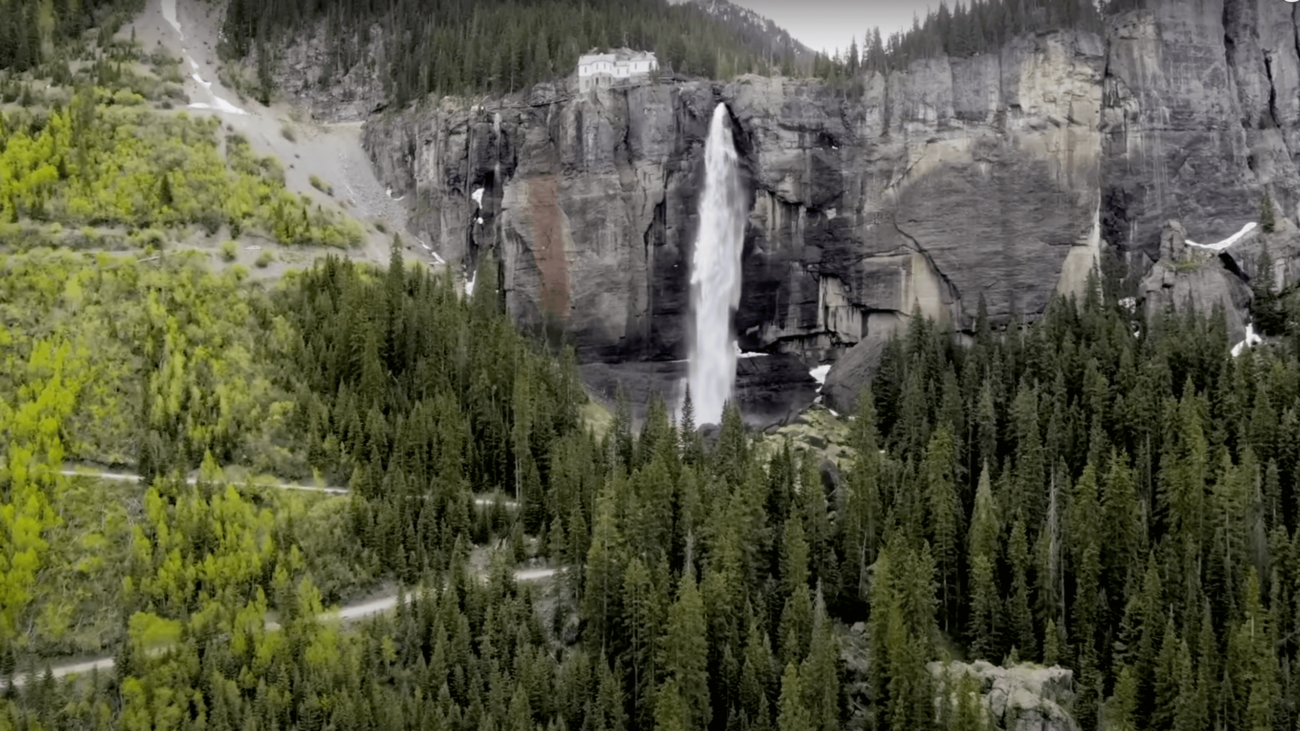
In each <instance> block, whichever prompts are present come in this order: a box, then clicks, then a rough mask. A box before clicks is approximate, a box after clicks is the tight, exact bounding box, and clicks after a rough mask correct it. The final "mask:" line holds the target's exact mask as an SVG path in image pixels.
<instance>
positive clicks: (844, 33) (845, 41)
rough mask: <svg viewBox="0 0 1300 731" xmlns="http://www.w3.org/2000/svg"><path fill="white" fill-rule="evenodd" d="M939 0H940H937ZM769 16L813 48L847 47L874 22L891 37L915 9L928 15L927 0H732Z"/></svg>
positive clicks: (831, 50) (907, 24) (909, 20)
mask: <svg viewBox="0 0 1300 731" xmlns="http://www.w3.org/2000/svg"><path fill="white" fill-rule="evenodd" d="M936 1H937V0H936ZM731 2H733V3H735V4H737V5H742V6H744V7H747V8H749V9H750V10H753V11H754V12H756V13H758V14H759V15H764V16H767V17H768V18H771V19H772V20H774V21H776V24H777V25H779V26H781V27H782V28H785V29H786V30H788V31H790V35H792V36H794V37H795V39H796V40H798V41H799V42H801V43H803V44H804V45H805V46H808V47H809V48H811V49H813V50H814V51H821V50H825V51H826V52H828V53H834V52H835V49H836V48H844V49H847V48H848V47H849V41H851V40H853V38H854V37H856V38H857V39H858V46H859V47H861V45H862V36H863V35H865V34H866V32H867V31H868V30H869V29H870V28H872V27H875V26H879V27H880V33H881V35H883V36H885V37H888V36H889V34H890V33H891V32H893V31H895V30H900V29H902V28H905V27H911V25H912V13H913V12H915V13H916V14H917V15H919V16H921V19H922V20H924V19H925V13H926V8H928V7H929V6H930V4H931V3H929V2H927V0H731Z"/></svg>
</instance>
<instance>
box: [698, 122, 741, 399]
mask: <svg viewBox="0 0 1300 731" xmlns="http://www.w3.org/2000/svg"><path fill="white" fill-rule="evenodd" d="M727 117H728V114H727V107H726V105H725V104H719V105H718V106H717V108H716V109H714V110H713V122H712V123H711V124H710V126H709V138H708V140H707V141H706V142H705V145H704V170H705V176H704V194H703V196H701V197H700V233H699V236H698V237H697V238H696V240H695V260H694V262H693V267H692V271H691V308H692V310H693V311H694V313H695V342H694V344H693V346H692V348H691V366H690V384H691V400H692V402H693V404H694V406H695V420H696V423H699V424H708V423H713V424H717V423H720V422H721V421H722V407H723V405H724V404H725V403H726V402H727V400H728V399H730V398H731V389H732V386H733V385H734V384H735V380H736V348H735V345H734V339H735V338H734V336H733V335H732V333H731V315H732V313H733V312H735V310H736V308H737V307H739V306H740V254H741V247H742V244H743V242H744V234H745V200H744V191H743V190H742V188H741V184H740V168H739V165H738V158H737V156H736V147H735V144H734V143H733V142H732V137H731V127H730V125H729V123H728V120H727Z"/></svg>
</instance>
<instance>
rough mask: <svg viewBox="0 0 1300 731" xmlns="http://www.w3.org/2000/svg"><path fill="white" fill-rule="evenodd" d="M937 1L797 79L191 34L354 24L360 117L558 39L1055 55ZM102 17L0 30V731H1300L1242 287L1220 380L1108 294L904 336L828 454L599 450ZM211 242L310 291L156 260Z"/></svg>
mask: <svg viewBox="0 0 1300 731" xmlns="http://www.w3.org/2000/svg"><path fill="white" fill-rule="evenodd" d="M1114 2H1115V3H1117V5H1116V7H1119V5H1118V3H1119V2H1120V0H1114ZM1125 2H1126V3H1127V0H1125ZM1127 4H1132V3H1127ZM940 8H941V9H939V10H937V11H936V12H934V13H931V14H929V15H928V16H926V17H924V18H918V19H917V22H916V24H915V25H914V27H913V28H912V29H911V30H910V31H908V32H906V33H898V34H894V35H891V36H889V37H888V38H882V37H881V34H880V32H879V30H874V31H869V32H868V33H867V34H866V35H865V36H864V41H863V44H862V46H861V49H860V50H859V48H858V47H857V46H856V45H855V47H854V48H853V49H852V50H851V52H849V53H848V54H846V55H845V54H841V55H837V56H835V57H826V56H821V55H818V56H817V57H816V60H815V61H813V62H812V63H811V64H809V65H808V66H807V68H796V66H797V64H796V55H795V54H794V51H793V50H792V49H790V48H784V49H775V48H774V47H773V46H772V45H771V43H770V39H765V38H761V37H758V36H754V35H747V34H746V33H744V32H741V31H738V30H736V29H735V28H732V27H730V26H728V25H726V24H725V23H722V22H720V21H715V20H713V19H711V18H710V16H708V15H707V14H706V13H704V11H702V10H700V9H699V8H697V7H696V6H694V5H686V6H677V5H675V6H672V7H669V6H668V5H667V3H665V2H662V1H661V0H610V1H609V2H599V3H597V2H592V1H591V0H479V1H477V2H469V1H468V0H426V1H425V2H411V1H409V0H395V2H392V3H387V4H382V3H372V2H361V1H358V0H348V1H347V2H337V3H318V2H303V1H301V0H272V1H271V2H252V1H251V0H230V3H229V5H228V7H227V8H226V12H225V15H224V16H223V17H224V26H223V27H224V40H225V42H226V44H227V47H226V48H224V49H223V50H224V51H225V53H226V54H227V55H228V56H230V57H232V58H238V57H243V56H246V55H248V54H253V53H268V52H272V51H268V50H267V49H270V48H273V47H274V46H275V45H276V44H278V43H280V42H282V40H283V36H284V35H285V34H292V33H295V32H299V31H301V30H302V28H304V27H306V25H308V24H313V23H314V24H318V25H320V26H321V27H323V28H324V29H325V30H326V32H327V33H330V34H333V35H334V36H335V37H337V42H336V43H334V44H333V45H332V48H334V49H335V50H336V52H337V54H338V55H339V58H338V59H337V60H336V63H337V66H336V67H335V70H337V71H339V72H342V71H344V70H345V69H347V68H350V67H351V66H352V65H353V63H354V62H355V61H356V58H350V57H349V54H360V53H361V50H360V49H362V48H363V47H365V46H366V44H367V43H368V42H369V41H368V39H367V38H366V34H368V33H369V32H370V30H369V29H370V28H371V27H372V26H373V27H376V28H379V29H380V30H381V31H382V32H383V33H384V34H385V37H386V38H388V39H390V41H391V43H389V44H388V46H387V49H388V50H387V51H386V54H385V56H384V58H383V63H385V64H387V66H386V76H385V79H386V81H385V85H386V87H385V94H386V95H387V98H388V99H390V100H391V102H392V103H393V104H395V105H399V106H400V105H404V104H407V103H409V102H412V101H414V100H416V99H420V98H424V97H426V96H428V95H431V94H433V95H462V94H463V95H468V94H471V93H475V94H484V93H498V94H499V93H509V92H512V91H517V90H520V89H523V88H525V87H527V86H529V85H532V84H536V83H540V82H546V81H550V80H552V79H554V78H555V77H557V76H560V75H563V74H565V73H568V72H569V69H570V67H572V66H573V65H574V64H575V62H576V59H577V57H578V55H579V54H581V53H585V52H587V51H589V50H590V49H591V48H592V47H601V48H604V47H619V46H623V45H629V46H634V47H638V48H647V49H657V50H658V52H659V53H660V63H661V64H662V65H663V67H664V68H665V69H668V68H671V69H672V70H673V72H674V73H681V74H686V75H693V76H704V77H718V76H731V75H736V74H740V73H745V72H756V73H770V74H778V73H785V74H789V75H796V74H800V75H805V76H816V77H820V78H822V79H823V80H824V81H826V82H828V83H829V84H832V85H833V84H836V83H841V82H842V83H848V82H849V81H851V80H852V79H853V78H855V77H856V76H859V75H862V74H870V73H876V72H882V73H883V72H887V71H889V70H894V69H898V68H903V67H905V66H906V65H907V64H908V63H910V62H911V61H913V60H916V59H922V58H928V57H932V56H937V55H950V56H963V55H973V54H977V53H982V52H985V51H987V50H989V49H992V48H996V47H998V46H999V45H1000V44H1002V43H1003V42H1005V41H1006V39H1007V38H1009V37H1011V36H1014V35H1016V34H1020V33H1033V32H1037V31H1041V30H1046V29H1050V28H1061V27H1066V28H1083V29H1093V30H1095V29H1096V28H1097V27H1099V25H1100V23H1101V11H1100V10H1099V9H1098V8H1097V7H1096V5H1095V4H1094V3H1092V2H1087V1H1084V0H1077V1H1076V0H985V1H983V2H972V3H966V4H964V5H961V4H958V5H955V6H954V7H951V8H950V7H949V6H947V5H943V6H940ZM140 10H141V4H140V3H138V2H133V1H132V0H0V100H2V101H0V731H8V730H9V729H13V730H15V731H18V730H22V731H37V730H42V731H51V730H53V729H95V730H100V729H123V730H125V731H137V730H139V731H143V730H145V729H168V730H173V729H175V730H181V729H186V730H194V731H198V730H203V731H232V730H238V731H289V730H290V729H301V730H302V731H323V730H325V729H331V730H334V731H353V730H356V731H371V730H373V731H378V730H384V731H389V730H398V729H431V730H433V731H706V730H707V731H838V730H839V729H844V730H845V731H940V730H945V731H946V730H947V729H959V730H961V731H978V730H987V731H992V730H993V729H994V728H995V725H994V720H993V719H992V717H991V716H990V714H989V711H988V709H987V708H986V707H985V706H983V705H981V704H980V703H979V702H978V695H979V693H978V691H979V688H978V687H972V686H971V685H970V683H971V680H970V678H969V677H966V678H955V677H951V676H950V675H947V674H945V673H943V672H940V671H939V670H937V669H938V668H941V667H942V666H943V665H944V664H945V663H947V662H949V661H961V662H964V663H974V662H975V661H980V660H983V661H987V662H988V663H991V664H993V665H1001V666H1004V667H1015V666H1019V667H1030V668H1040V667H1059V668H1064V669H1068V670H1069V671H1070V673H1071V677H1072V682H1073V695H1072V701H1071V703H1070V706H1069V708H1068V711H1069V713H1070V715H1071V716H1072V718H1073V719H1074V720H1075V721H1076V722H1077V725H1078V728H1080V729H1084V730H1085V731H1093V730H1094V729H1103V730H1106V731H1129V730H1137V729H1153V730H1158V731H1292V730H1293V729H1297V728H1300V324H1298V323H1300V294H1297V292H1296V291H1295V290H1294V288H1292V289H1290V290H1285V289H1283V288H1278V287H1274V286H1272V285H1271V284H1270V283H1268V282H1266V281H1265V279H1266V278H1263V277H1261V278H1258V279H1256V280H1254V284H1253V285H1252V286H1253V287H1254V288H1255V289H1254V291H1253V292H1252V295H1253V297H1254V299H1253V301H1254V303H1255V304H1254V307H1255V320H1254V322H1255V326H1256V327H1258V328H1259V331H1260V333H1261V334H1262V335H1264V336H1266V337H1267V342H1265V343H1263V344H1261V345H1259V346H1258V347H1253V348H1245V349H1242V350H1241V351H1240V352H1239V353H1237V354H1234V353H1233V351H1232V348H1231V346H1232V343H1231V342H1230V339H1229V331H1228V325H1227V321H1226V316H1225V313H1224V311H1223V310H1222V309H1218V308H1216V309H1212V310H1209V311H1196V310H1194V309H1192V308H1180V309H1179V310H1178V311H1177V312H1175V311H1173V310H1172V309H1171V310H1169V311H1164V312H1158V313H1154V314H1150V313H1148V312H1146V311H1144V310H1143V309H1142V308H1135V307H1133V306H1132V304H1131V303H1132V301H1133V300H1132V298H1133V297H1134V296H1135V282H1134V279H1133V278H1132V277H1129V276H1127V272H1126V271H1125V269H1124V267H1125V265H1124V264H1123V262H1122V261H1121V260H1120V259H1119V258H1118V257H1116V256H1111V255H1108V256H1106V257H1103V261H1102V262H1101V264H1100V265H1099V266H1098V267H1097V268H1096V269H1095V270H1094V271H1093V272H1092V274H1091V276H1090V277H1089V278H1088V282H1087V286H1086V287H1085V290H1086V293H1085V294H1084V295H1083V296H1080V297H1075V296H1070V297H1064V296H1059V295H1058V296H1055V297H1053V299H1052V301H1051V303H1050V305H1049V306H1048V307H1047V309H1046V312H1045V313H1043V314H1042V316H1041V317H1039V318H1036V319H1031V318H1014V319H1013V320H1012V321H1011V322H1009V323H1006V324H1001V323H999V324H993V323H991V322H990V317H989V315H988V312H987V308H986V307H985V306H984V302H983V299H981V300H980V308H979V315H978V317H977V318H976V320H975V323H974V327H973V329H972V330H971V331H969V332H966V333H963V334H962V335H963V337H954V333H953V332H952V329H951V328H950V327H949V326H946V325H942V324H940V323H937V322H934V321H932V320H929V319H927V318H924V317H921V316H919V315H917V316H915V317H912V318H910V319H909V320H908V321H907V324H906V325H905V327H904V328H902V329H901V330H900V331H899V332H898V333H897V334H895V335H894V336H893V337H892V339H890V340H889V342H888V344H887V345H886V346H885V347H884V351H883V354H882V355H881V359H880V364H879V367H878V369H877V371H876V373H875V374H874V377H873V378H872V379H871V382H870V383H869V385H868V386H866V387H864V388H863V389H862V391H861V393H860V395H859V397H858V399H857V403H856V410H855V411H854V412H853V413H852V414H833V412H830V411H829V410H828V409H826V408H825V407H824V406H820V405H819V406H814V407H812V410H813V411H814V412H816V414H817V418H818V419H821V420H825V421H829V422H834V423H835V424H837V425H838V427H837V428H838V429H839V431H837V432H836V434H837V435H839V436H835V437H825V438H820V437H819V439H818V440H815V441H810V440H807V439H801V438H797V437H796V436H793V435H792V432H791V431H790V430H788V429H786V428H784V427H783V428H779V429H778V428H774V429H770V430H767V431H762V432H758V431H754V430H749V429H747V428H746V427H745V425H744V424H743V423H742V418H741V414H740V412H739V410H738V408H737V407H736V406H735V405H734V404H732V405H729V406H728V408H727V409H726V411H725V412H724V415H723V417H722V420H721V424H719V425H715V426H716V428H707V429H702V428H698V427H702V426H704V425H701V424H697V423H695V422H696V420H695V417H694V415H693V412H692V407H691V402H690V399H689V394H688V396H687V399H686V400H685V402H684V403H683V404H682V405H681V406H680V408H678V406H677V405H676V404H668V403H665V402H664V401H663V400H661V399H659V398H654V399H652V400H651V401H650V402H649V403H648V404H646V405H645V418H644V419H643V420H639V423H634V419H633V409H632V405H631V404H629V403H628V401H627V400H626V399H625V398H622V397H620V398H619V399H618V400H617V401H616V403H614V404H613V406H612V408H608V409H607V408H606V407H605V405H602V404H600V403H597V402H596V401H595V400H594V399H593V398H592V397H589V395H588V393H587V391H586V390H585V388H584V384H583V382H582V380H581V379H580V376H579V365H578V358H577V354H576V351H575V349H574V348H573V347H572V346H571V345H568V344H564V343H559V344H557V343H556V342H555V341H554V340H553V339H548V338H545V337H542V334H541V333H535V332H530V331H526V330H523V329H521V328H519V327H517V326H516V325H515V323H514V321H513V320H512V319H511V317H510V315H509V313H508V312H507V308H506V306H505V302H504V297H505V295H504V288H505V283H504V278H503V277H502V275H501V274H500V272H501V270H500V268H499V266H498V261H497V260H496V259H494V256H493V254H491V253H488V254H485V255H483V256H482V257H481V258H480V260H479V261H477V262H476V263H477V269H476V271H475V274H474V276H473V281H476V282H477V283H478V284H477V286H474V287H473V290H472V292H470V293H466V292H465V291H464V287H463V285H462V284H460V283H459V282H458V281H457V280H456V278H455V276H454V275H453V272H452V270H451V269H450V268H447V267H444V268H441V269H434V268H431V267H429V266H425V265H424V264H423V262H414V261H412V260H411V258H410V257H409V256H408V255H407V254H405V253H404V252H405V251H407V248H406V246H405V243H409V242H404V241H403V240H402V238H401V237H400V236H398V235H391V236H386V237H385V238H386V239H391V248H390V249H389V254H388V255H389V261H388V263H387V264H386V265H376V264H373V263H369V262H364V261H358V260H356V259H355V258H354V257H352V256H350V255H351V254H353V253H355V252H356V250H357V248H358V247H359V246H360V245H361V242H362V240H363V238H364V237H365V236H368V235H370V233H371V230H370V229H367V228H365V227H364V226H363V225H362V224H360V223H358V222H357V221H356V220H353V218H351V217H350V216H349V213H348V211H346V210H345V209H344V208H343V207H342V206H334V207H330V206H326V205H322V204H321V203H319V202H315V201H316V199H313V198H311V197H309V196H307V195H303V194H298V193H295V192H293V191H292V189H291V187H290V185H289V184H288V183H287V182H286V171H285V163H286V162H287V161H283V162H282V161H279V160H276V159H274V158H272V157H268V156H263V155H259V154H257V153H256V152H255V151H254V149H253V146H252V144H251V143H250V141H249V139H247V138H245V137H244V136H242V135H240V134H239V133H238V132H235V131H233V130H232V129H231V128H230V127H229V126H227V125H223V124H222V122H221V120H220V119H219V118H217V117H213V116H202V115H198V114H194V115H191V114H190V113H188V112H187V111H184V110H174V109H172V107H171V102H172V101H180V100H181V97H183V93H181V92H179V91H177V89H178V88H179V84H180V83H181V72H180V71H179V70H178V69H179V68H180V66H181V63H180V59H175V58H169V57H166V56H165V55H158V54H155V53H154V51H153V49H145V48H141V47H140V46H139V44H136V43H135V42H134V41H126V40H124V39H122V38H116V39H115V38H114V34H115V33H116V32H117V29H118V27H120V26H121V24H122V23H124V22H128V21H129V19H130V17H132V15H133V14H134V13H137V12H140ZM561 69H562V70H561ZM186 73H188V71H186ZM38 80H39V81H38ZM311 81H312V83H320V84H328V83H330V80H329V79H313V80H311ZM173 87H175V88H173ZM286 134H287V133H286ZM313 185H315V183H313ZM321 187H323V186H321ZM389 197H390V198H391V197H392V196H391V195H390V196H389ZM1269 206H1270V207H1269V209H1268V210H1269V215H1270V216H1272V215H1273V214H1272V208H1271V206H1272V203H1271V202H1270V203H1269ZM1282 213H1283V212H1279V214H1278V215H1279V217H1281V216H1282ZM1271 225H1272V223H1271V219H1270V226H1271ZM363 229H364V230H363ZM217 232H223V235H224V234H228V235H229V237H230V238H231V239H232V242H233V240H235V239H239V241H240V246H241V247H242V246H243V245H244V244H246V243H247V241H248V240H251V239H248V236H254V235H255V236H257V237H258V238H257V240H258V241H261V242H264V243H265V245H266V246H267V247H268V248H270V247H271V246H272V245H274V246H276V247H279V248H276V249H275V250H276V251H277V252H283V251H293V250H296V249H304V250H305V249H307V248H310V247H321V248H322V252H323V255H322V256H320V257H318V258H316V259H314V260H313V261H312V262H311V263H310V264H308V265H306V266H303V267H300V268H290V269H288V270H287V271H285V272H284V273H283V276H277V277H274V278H268V277H257V276H254V275H253V274H252V273H251V272H250V270H249V269H248V268H247V267H246V266H243V265H241V264H237V263H231V262H229V261H227V262H225V263H224V264H219V263H217V262H216V260H215V255H213V254H210V253H204V252H201V251H194V250H188V249H186V248H185V247H183V246H181V245H180V244H179V242H180V241H182V240H185V239H187V237H188V238H198V237H201V236H203V235H215V234H216V233H217ZM241 237H242V238H241ZM426 248H427V247H426ZM242 250H243V249H241V251H242ZM228 251H229V252H232V253H230V255H229V257H228V258H231V257H233V256H234V254H233V252H234V251H235V244H234V243H231V244H230V245H229V247H228ZM227 265H228V266H227ZM258 266H264V264H259V265H258ZM1258 266H1259V267H1260V268H1261V269H1262V270H1263V271H1269V270H1270V266H1271V262H1269V261H1268V260H1265V261H1263V262H1261V263H1258ZM819 423H821V422H819ZM827 439H832V440H838V446H840V447H842V450H841V452H839V454H840V455H841V456H842V458H837V459H835V460H832V459H831V457H830V456H829V453H828V452H827V450H826V449H825V447H826V441H827ZM288 487H292V488H294V489H286V488H288ZM299 488H301V489H299ZM528 570H535V571H542V570H545V575H544V576H542V578H540V579H537V578H536V576H529V575H527V574H526V573H525V572H526V571H528ZM390 595H395V596H396V599H395V601H392V602H391V603H392V610H391V611H388V612H375V613H373V614H371V615H368V616H364V617H359V618H358V617H348V616H344V615H343V613H342V612H341V611H340V607H346V606H350V605H355V604H358V603H360V602H364V601H366V600H373V599H375V597H385V596H390ZM102 658H111V662H105V663H102V664H101V665H99V666H96V667H95V668H93V669H91V670H87V671H84V672H70V673H63V672H59V673H57V674H56V672H55V669H56V668H61V667H64V666H67V665H71V664H75V663H79V662H82V661H87V662H90V661H97V660H99V659H102ZM972 698H975V699H976V700H974V701H972ZM1007 728H1011V726H1009V725H1008V726H1007Z"/></svg>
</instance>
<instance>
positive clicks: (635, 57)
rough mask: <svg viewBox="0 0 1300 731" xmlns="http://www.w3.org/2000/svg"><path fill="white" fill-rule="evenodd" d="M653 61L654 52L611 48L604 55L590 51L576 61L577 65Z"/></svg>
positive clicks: (593, 50)
mask: <svg viewBox="0 0 1300 731" xmlns="http://www.w3.org/2000/svg"><path fill="white" fill-rule="evenodd" d="M646 60H650V61H654V60H656V59H655V52H654V51H634V50H632V49H630V48H612V49H610V50H608V51H606V52H604V53H599V52H597V51H596V50H595V49H592V50H591V51H590V52H588V53H584V54H583V55H582V57H581V58H579V59H578V63H591V62H593V61H646Z"/></svg>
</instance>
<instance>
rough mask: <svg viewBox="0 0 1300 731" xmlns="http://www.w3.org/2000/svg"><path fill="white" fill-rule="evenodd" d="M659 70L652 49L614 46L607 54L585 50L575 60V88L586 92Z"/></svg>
mask: <svg viewBox="0 0 1300 731" xmlns="http://www.w3.org/2000/svg"><path fill="white" fill-rule="evenodd" d="M657 70H659V60H658V59H656V58H655V54H654V52H653V51H632V50H629V49H626V48H618V49H614V50H612V51H610V52H608V53H588V54H584V55H583V56H582V57H580V58H579V59H578V91H580V92H583V93H586V92H588V91H591V90H592V89H596V88H599V87H607V86H613V85H614V84H617V83H619V82H622V81H631V80H634V79H642V78H647V77H649V76H650V74H652V73H654V72H655V71H657Z"/></svg>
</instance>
